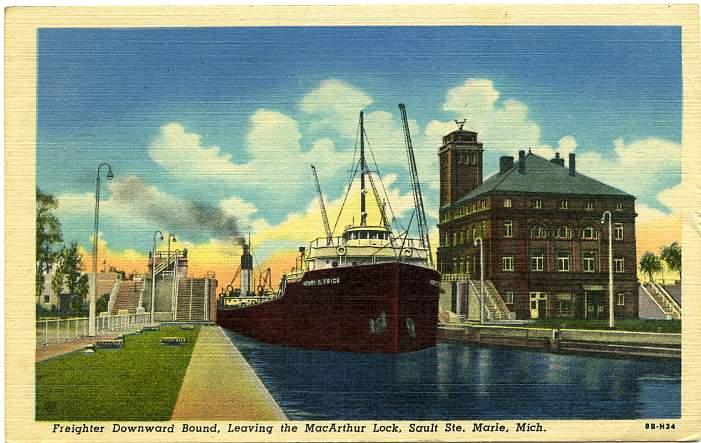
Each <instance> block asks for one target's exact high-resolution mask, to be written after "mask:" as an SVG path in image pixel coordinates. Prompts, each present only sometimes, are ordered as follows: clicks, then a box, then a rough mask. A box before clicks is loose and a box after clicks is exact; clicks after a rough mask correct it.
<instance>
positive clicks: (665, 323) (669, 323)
mask: <svg viewBox="0 0 701 443" xmlns="http://www.w3.org/2000/svg"><path fill="white" fill-rule="evenodd" d="M526 327H534V328H551V329H555V328H560V329H565V328H566V329H604V330H607V329H608V328H609V322H608V320H575V319H564V318H555V319H544V320H537V321H536V322H535V323H531V324H529V325H527V326H526ZM614 329H615V330H617V331H636V332H667V333H669V332H675V333H680V332H681V329H682V322H681V320H642V319H621V320H616V321H615V328H614Z"/></svg>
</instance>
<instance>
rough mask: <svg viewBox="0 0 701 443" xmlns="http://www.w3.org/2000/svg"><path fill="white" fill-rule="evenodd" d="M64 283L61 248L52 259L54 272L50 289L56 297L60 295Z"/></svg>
mask: <svg viewBox="0 0 701 443" xmlns="http://www.w3.org/2000/svg"><path fill="white" fill-rule="evenodd" d="M65 283H66V275H65V274H64V273H63V250H61V251H60V252H58V254H57V257H56V258H55V259H54V272H53V275H52V276H51V289H52V290H53V292H54V295H55V296H56V297H59V298H60V297H61V293H62V292H63V286H64V284H65Z"/></svg>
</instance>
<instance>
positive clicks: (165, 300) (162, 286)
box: [144, 277, 173, 321]
mask: <svg viewBox="0 0 701 443" xmlns="http://www.w3.org/2000/svg"><path fill="white" fill-rule="evenodd" d="M145 284H146V288H145V290H144V308H145V309H146V311H147V312H151V287H152V286H151V279H150V278H148V279H146V283H145ZM172 294H173V278H172V277H165V278H161V277H156V301H155V305H156V306H155V312H156V313H155V320H161V321H164V320H172V310H171V307H172V302H171V297H172ZM159 314H160V315H159Z"/></svg>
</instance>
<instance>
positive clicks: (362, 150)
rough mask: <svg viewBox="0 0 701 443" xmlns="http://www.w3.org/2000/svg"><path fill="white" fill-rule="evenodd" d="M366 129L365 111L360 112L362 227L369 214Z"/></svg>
mask: <svg viewBox="0 0 701 443" xmlns="http://www.w3.org/2000/svg"><path fill="white" fill-rule="evenodd" d="M365 169H366V165H365V129H364V127H363V111H360V226H365V224H366V221H367V217H368V214H367V212H366V211H365V192H366V191H365Z"/></svg>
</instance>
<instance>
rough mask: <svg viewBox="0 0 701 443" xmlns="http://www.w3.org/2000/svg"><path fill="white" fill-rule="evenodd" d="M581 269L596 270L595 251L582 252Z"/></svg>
mask: <svg viewBox="0 0 701 443" xmlns="http://www.w3.org/2000/svg"><path fill="white" fill-rule="evenodd" d="M582 271H584V272H596V252H593V251H584V252H582Z"/></svg>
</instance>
